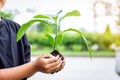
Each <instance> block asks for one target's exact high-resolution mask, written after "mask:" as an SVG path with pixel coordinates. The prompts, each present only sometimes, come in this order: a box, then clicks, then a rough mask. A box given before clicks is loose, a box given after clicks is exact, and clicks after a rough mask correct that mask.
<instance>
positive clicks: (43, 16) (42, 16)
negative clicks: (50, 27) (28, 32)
mask: <svg viewBox="0 0 120 80" xmlns="http://www.w3.org/2000/svg"><path fill="white" fill-rule="evenodd" d="M33 18H46V19H51V17H50V16H48V15H43V14H38V15H35V16H34V17H33Z"/></svg>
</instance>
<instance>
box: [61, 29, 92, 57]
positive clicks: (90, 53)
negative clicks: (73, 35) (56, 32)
mask: <svg viewBox="0 0 120 80" xmlns="http://www.w3.org/2000/svg"><path fill="white" fill-rule="evenodd" d="M67 31H74V32H77V33H79V34H80V35H81V36H82V38H83V40H84V41H85V43H86V45H87V48H88V51H89V55H90V58H91V59H92V52H91V49H90V47H89V45H88V42H87V40H86V38H85V37H84V35H83V34H82V33H81V32H80V31H79V30H76V29H73V28H69V29H67V30H64V31H63V33H64V32H67Z"/></svg>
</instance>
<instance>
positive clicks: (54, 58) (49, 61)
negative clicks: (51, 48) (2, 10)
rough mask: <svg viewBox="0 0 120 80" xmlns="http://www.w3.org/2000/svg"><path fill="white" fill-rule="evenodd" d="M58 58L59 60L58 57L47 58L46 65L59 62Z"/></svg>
mask: <svg viewBox="0 0 120 80" xmlns="http://www.w3.org/2000/svg"><path fill="white" fill-rule="evenodd" d="M59 58H60V57H59V56H56V57H53V58H49V59H48V64H51V63H54V62H57V61H58V60H59Z"/></svg>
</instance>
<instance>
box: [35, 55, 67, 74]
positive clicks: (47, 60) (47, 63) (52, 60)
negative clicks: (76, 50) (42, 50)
mask: <svg viewBox="0 0 120 80" xmlns="http://www.w3.org/2000/svg"><path fill="white" fill-rule="evenodd" d="M64 65H65V62H64V61H63V60H61V58H60V57H59V56H56V57H54V56H52V55H51V54H44V55H41V56H40V57H38V58H37V59H36V60H35V67H36V70H37V71H40V72H43V73H54V72H58V71H60V70H61V69H62V68H63V67H64Z"/></svg>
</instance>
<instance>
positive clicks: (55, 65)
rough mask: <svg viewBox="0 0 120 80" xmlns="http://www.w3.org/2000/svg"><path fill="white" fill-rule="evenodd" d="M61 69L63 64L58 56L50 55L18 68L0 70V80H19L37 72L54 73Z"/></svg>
mask: <svg viewBox="0 0 120 80" xmlns="http://www.w3.org/2000/svg"><path fill="white" fill-rule="evenodd" d="M61 65H62V66H61ZM63 67H64V62H63V61H62V60H61V59H60V58H59V57H58V56H57V57H54V56H52V55H50V54H46V55H42V56H40V57H38V58H37V59H36V60H35V61H32V62H29V63H26V64H24V65H21V66H18V67H13V68H7V69H0V80H21V79H23V78H26V77H29V76H32V75H33V74H34V73H36V72H38V71H40V72H43V73H54V72H57V71H59V70H61V69H62V68H63Z"/></svg>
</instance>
